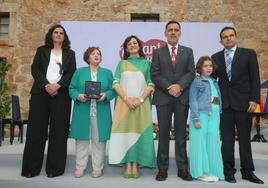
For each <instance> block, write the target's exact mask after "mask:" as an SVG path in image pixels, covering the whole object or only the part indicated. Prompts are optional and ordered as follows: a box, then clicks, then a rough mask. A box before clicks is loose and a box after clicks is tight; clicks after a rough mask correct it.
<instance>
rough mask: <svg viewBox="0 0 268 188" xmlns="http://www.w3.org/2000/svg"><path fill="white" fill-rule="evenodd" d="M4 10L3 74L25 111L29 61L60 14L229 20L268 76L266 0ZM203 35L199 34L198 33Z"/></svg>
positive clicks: (0, 5)
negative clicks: (6, 33) (7, 65)
mask: <svg viewBox="0 0 268 188" xmlns="http://www.w3.org/2000/svg"><path fill="white" fill-rule="evenodd" d="M1 12H9V16H10V23H9V24H10V25H9V39H8V40H0V57H7V59H8V61H9V62H10V63H11V64H12V68H11V70H10V71H9V73H8V75H7V77H6V79H7V81H8V83H9V85H10V92H11V93H12V94H17V95H19V96H20V99H21V108H22V115H23V117H24V118H26V117H27V115H28V107H29V106H28V101H29V96H30V95H29V90H30V88H31V85H32V81H33V80H32V77H31V71H30V66H31V63H32V60H33V56H34V54H35V50H36V47H37V46H40V45H42V44H43V41H44V36H45V34H46V32H47V30H48V28H49V27H50V26H51V25H53V24H57V23H59V22H60V21H61V20H72V21H74V20H78V21H130V15H131V13H138V14H139V13H140V14H141V13H148V14H151V13H155V14H159V15H160V21H161V22H166V21H168V20H170V19H175V20H178V21H180V22H232V23H234V26H235V27H236V29H237V32H238V37H239V42H240V43H239V45H240V46H242V47H249V48H253V49H255V50H256V52H257V55H258V60H259V65H260V73H261V80H262V81H264V80H267V79H268V0H143V1H136V0H0V13H1ZM200 37H202V36H200Z"/></svg>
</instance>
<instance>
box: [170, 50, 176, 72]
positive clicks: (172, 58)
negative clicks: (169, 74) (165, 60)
mask: <svg viewBox="0 0 268 188" xmlns="http://www.w3.org/2000/svg"><path fill="white" fill-rule="evenodd" d="M171 62H172V66H173V68H174V69H175V67H176V47H175V46H172V47H171Z"/></svg>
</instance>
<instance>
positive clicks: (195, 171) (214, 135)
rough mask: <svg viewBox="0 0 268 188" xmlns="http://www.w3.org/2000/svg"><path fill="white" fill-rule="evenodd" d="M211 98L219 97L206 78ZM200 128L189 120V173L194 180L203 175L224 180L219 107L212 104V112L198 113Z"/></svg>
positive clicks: (210, 80) (210, 81) (211, 83)
mask: <svg viewBox="0 0 268 188" xmlns="http://www.w3.org/2000/svg"><path fill="white" fill-rule="evenodd" d="M208 81H209V84H210V88H211V96H213V97H219V94H218V92H217V90H216V88H215V86H214V84H213V81H212V79H210V78H208ZM200 123H201V128H199V129H196V128H195V127H194V122H193V120H191V119H190V136H189V138H190V141H189V142H190V143H189V147H190V148H189V150H190V172H191V175H192V176H193V177H194V178H198V177H199V176H202V175H204V174H206V175H209V176H216V177H218V178H219V179H220V180H224V175H223V162H222V155H221V149H220V133H219V131H220V130H219V125H220V106H219V105H217V104H213V103H212V112H210V113H209V112H200Z"/></svg>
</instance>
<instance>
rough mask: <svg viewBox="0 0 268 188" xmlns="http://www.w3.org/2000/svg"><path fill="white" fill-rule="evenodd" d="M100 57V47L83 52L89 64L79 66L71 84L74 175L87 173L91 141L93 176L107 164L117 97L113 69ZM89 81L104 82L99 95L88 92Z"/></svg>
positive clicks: (71, 132) (97, 174) (99, 174)
mask: <svg viewBox="0 0 268 188" xmlns="http://www.w3.org/2000/svg"><path fill="white" fill-rule="evenodd" d="M101 57H102V56H101V51H100V49H99V48H98V47H89V48H88V49H87V50H86V51H85V53H84V61H85V62H86V63H87V64H88V66H86V67H82V68H79V69H77V70H76V72H75V73H74V75H73V77H72V81H71V84H70V86H69V93H70V96H71V98H72V99H73V101H74V107H73V113H72V121H71V131H70V137H71V138H74V139H76V170H75V172H74V176H75V177H82V176H83V175H84V170H85V169H86V167H87V162H88V157H89V143H90V141H91V155H92V167H93V171H92V173H91V176H92V177H99V176H101V175H102V170H103V167H104V157H105V150H106V141H107V140H109V139H110V133H111V125H112V115H111V109H110V100H112V99H113V98H114V96H115V93H114V92H113V89H112V84H113V75H112V72H111V71H110V70H108V69H105V68H102V67H100V66H99V64H100V62H101ZM86 81H97V82H100V83H101V93H100V97H99V98H98V99H93V98H88V97H87V96H86V94H85V82H86Z"/></svg>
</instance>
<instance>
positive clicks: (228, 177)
mask: <svg viewBox="0 0 268 188" xmlns="http://www.w3.org/2000/svg"><path fill="white" fill-rule="evenodd" d="M224 179H225V181H227V182H229V183H236V179H235V177H234V175H225V178H224Z"/></svg>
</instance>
